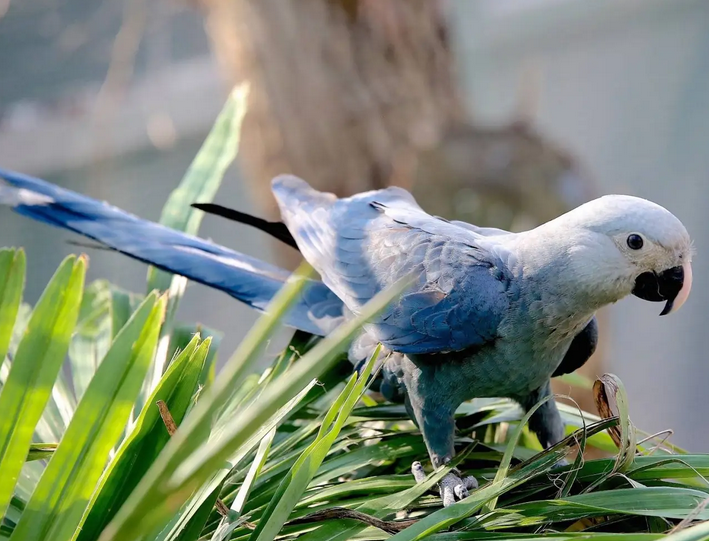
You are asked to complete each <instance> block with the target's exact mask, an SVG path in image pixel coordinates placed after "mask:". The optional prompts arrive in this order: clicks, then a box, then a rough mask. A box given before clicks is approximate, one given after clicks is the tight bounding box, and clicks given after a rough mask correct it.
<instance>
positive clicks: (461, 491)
mask: <svg viewBox="0 0 709 541" xmlns="http://www.w3.org/2000/svg"><path fill="white" fill-rule="evenodd" d="M453 491H454V492H455V495H456V497H457V498H458V499H459V500H462V499H463V498H467V497H468V489H467V488H466V487H465V485H455V488H454V489H453Z"/></svg>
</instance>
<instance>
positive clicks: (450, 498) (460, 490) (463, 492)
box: [411, 461, 478, 507]
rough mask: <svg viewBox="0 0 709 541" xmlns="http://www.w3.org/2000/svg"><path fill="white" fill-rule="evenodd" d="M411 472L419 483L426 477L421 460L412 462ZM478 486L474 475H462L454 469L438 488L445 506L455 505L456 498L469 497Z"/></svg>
mask: <svg viewBox="0 0 709 541" xmlns="http://www.w3.org/2000/svg"><path fill="white" fill-rule="evenodd" d="M411 473H413V474H414V479H416V482H417V483H422V482H423V481H424V480H425V479H426V474H425V473H424V471H423V466H422V465H421V463H420V462H418V461H417V462H414V463H413V464H411ZM476 488H478V481H477V479H475V477H473V476H472V475H469V476H467V477H462V475H461V473H460V472H459V471H458V470H456V469H453V470H451V471H450V472H449V473H447V474H446V475H445V477H444V478H443V479H441V481H440V482H439V483H438V490H439V493H440V495H441V499H442V500H443V507H448V506H449V505H453V504H454V503H455V502H456V500H462V499H463V498H467V497H468V494H469V491H470V490H473V489H476Z"/></svg>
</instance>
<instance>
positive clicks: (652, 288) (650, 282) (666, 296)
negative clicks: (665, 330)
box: [633, 267, 684, 316]
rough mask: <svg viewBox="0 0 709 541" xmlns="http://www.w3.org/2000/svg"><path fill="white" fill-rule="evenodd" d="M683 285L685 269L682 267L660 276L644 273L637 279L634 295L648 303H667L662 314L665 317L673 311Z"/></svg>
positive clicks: (667, 271)
mask: <svg viewBox="0 0 709 541" xmlns="http://www.w3.org/2000/svg"><path fill="white" fill-rule="evenodd" d="M683 285H684V269H683V268H682V267H673V268H671V269H668V270H666V271H663V272H661V273H660V274H656V273H654V272H643V273H642V274H641V275H640V276H638V277H637V278H636V279H635V287H634V288H633V295H635V296H636V297H638V298H640V299H643V300H646V301H653V302H661V301H667V304H665V308H664V309H663V310H662V312H661V313H660V315H661V316H664V315H665V314H669V313H670V311H671V310H672V304H673V303H674V301H675V298H676V297H677V295H678V294H679V292H680V291H681V290H682V286H683Z"/></svg>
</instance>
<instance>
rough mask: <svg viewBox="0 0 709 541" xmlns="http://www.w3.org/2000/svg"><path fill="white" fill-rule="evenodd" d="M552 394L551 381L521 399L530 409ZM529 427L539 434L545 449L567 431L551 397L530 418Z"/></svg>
mask: <svg viewBox="0 0 709 541" xmlns="http://www.w3.org/2000/svg"><path fill="white" fill-rule="evenodd" d="M550 394H551V381H548V382H547V383H546V384H544V385H543V386H542V387H541V388H539V389H537V390H536V391H534V392H533V393H530V394H529V395H528V396H526V397H524V398H522V399H521V400H519V402H520V404H521V405H522V407H523V408H524V409H525V410H526V411H529V410H530V409H531V408H533V407H534V405H535V404H537V402H539V401H540V400H542V399H543V398H546V397H547V396H549V395H550ZM529 428H530V430H531V431H532V432H534V433H535V434H536V435H537V438H538V439H539V443H541V444H542V447H544V448H545V449H546V448H548V447H551V446H552V445H554V444H555V443H558V442H560V441H561V440H563V439H564V436H565V435H566V432H565V430H564V422H563V421H562V420H561V414H560V413H559V410H558V409H557V408H556V402H555V401H554V400H553V399H551V400H548V401H546V402H545V403H544V404H542V405H541V406H540V407H539V409H538V410H537V411H535V412H534V413H533V414H532V417H531V418H530V419H529Z"/></svg>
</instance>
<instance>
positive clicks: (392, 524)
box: [287, 507, 418, 533]
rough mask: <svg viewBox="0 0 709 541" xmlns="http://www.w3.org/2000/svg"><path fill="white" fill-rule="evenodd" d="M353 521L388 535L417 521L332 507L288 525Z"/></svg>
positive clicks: (290, 522)
mask: <svg viewBox="0 0 709 541" xmlns="http://www.w3.org/2000/svg"><path fill="white" fill-rule="evenodd" d="M343 519H351V520H357V521H359V522H364V523H365V524H367V525H368V526H374V527H375V528H379V529H380V530H383V531H385V532H387V533H399V532H400V531H402V530H405V529H406V528H408V527H409V526H412V525H413V524H416V522H418V521H417V520H413V519H411V520H401V521H394V520H382V519H379V518H377V517H374V516H372V515H368V514H366V513H362V512H360V511H355V510H354V509H345V508H344V507H331V508H329V509H323V510H322V511H316V512H315V513H310V514H309V515H305V516H304V517H301V518H296V519H294V520H291V521H289V522H288V523H287V525H288V526H293V525H296V524H309V523H311V522H322V521H324V520H343Z"/></svg>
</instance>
